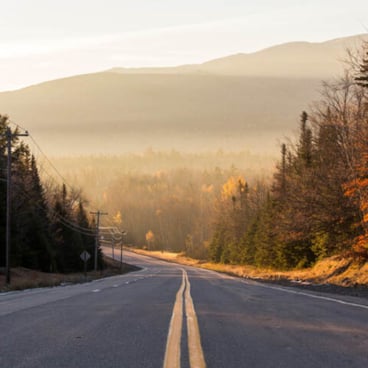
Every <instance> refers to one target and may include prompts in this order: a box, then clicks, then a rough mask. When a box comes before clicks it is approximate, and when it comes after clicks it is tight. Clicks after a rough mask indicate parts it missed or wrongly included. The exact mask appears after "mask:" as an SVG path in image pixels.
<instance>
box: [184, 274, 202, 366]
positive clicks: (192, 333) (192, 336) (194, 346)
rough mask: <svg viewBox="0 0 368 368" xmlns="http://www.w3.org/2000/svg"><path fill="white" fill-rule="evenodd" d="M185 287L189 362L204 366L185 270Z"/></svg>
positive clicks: (193, 364) (196, 321)
mask: <svg viewBox="0 0 368 368" xmlns="http://www.w3.org/2000/svg"><path fill="white" fill-rule="evenodd" d="M185 280H186V283H187V287H186V290H185V311H186V317H187V330H188V348H189V362H190V366H191V368H206V362H205V360H204V354H203V349H202V344H201V335H200V333H199V326H198V319H197V315H196V312H195V309H194V304H193V299H192V296H191V295H190V282H189V278H188V275H187V273H186V272H185Z"/></svg>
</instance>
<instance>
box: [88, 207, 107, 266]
mask: <svg viewBox="0 0 368 368" xmlns="http://www.w3.org/2000/svg"><path fill="white" fill-rule="evenodd" d="M90 214H91V215H95V216H96V235H95V236H96V238H95V271H97V249H98V247H99V245H100V230H99V228H100V216H103V215H108V213H107V212H101V211H100V210H98V211H97V212H90Z"/></svg>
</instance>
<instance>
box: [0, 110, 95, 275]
mask: <svg viewBox="0 0 368 368" xmlns="http://www.w3.org/2000/svg"><path fill="white" fill-rule="evenodd" d="M7 129H10V131H11V132H12V134H11V136H12V141H11V155H12V165H11V176H12V188H11V229H10V233H11V247H10V249H11V253H10V260H11V266H12V267H17V266H22V267H27V268H32V269H38V270H42V271H46V272H72V271H80V270H82V269H83V265H82V261H81V259H80V257H79V255H80V253H81V252H82V251H83V250H87V251H88V252H89V253H90V254H91V255H92V256H93V255H94V231H95V230H94V224H93V223H92V222H91V221H90V220H89V219H88V216H87V213H86V210H85V207H84V201H83V199H82V197H81V195H80V193H78V192H77V191H75V190H68V189H67V187H66V185H65V184H62V185H56V184H52V185H51V184H50V185H47V186H45V185H44V184H43V183H42V182H41V179H40V175H39V171H38V168H37V162H36V159H35V157H34V155H32V154H31V151H30V149H29V146H28V145H26V144H25V143H24V142H23V141H22V140H20V139H19V138H18V137H17V134H16V133H17V132H18V128H15V129H11V127H10V122H9V118H8V117H7V116H5V115H0V236H1V239H0V267H4V266H5V262H6V260H5V259H6V257H5V254H6V241H5V233H6V231H5V230H6V205H7V203H6V202H7V201H6V193H7V154H8V152H7V139H6V131H7ZM98 257H99V262H100V264H102V258H101V252H99V253H98ZM90 265H93V262H90Z"/></svg>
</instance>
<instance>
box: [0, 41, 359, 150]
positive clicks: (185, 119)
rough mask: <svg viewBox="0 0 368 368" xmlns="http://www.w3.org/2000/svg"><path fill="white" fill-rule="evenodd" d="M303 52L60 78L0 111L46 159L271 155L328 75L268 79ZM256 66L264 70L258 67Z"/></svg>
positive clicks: (20, 94) (290, 49)
mask: <svg viewBox="0 0 368 368" xmlns="http://www.w3.org/2000/svg"><path fill="white" fill-rule="evenodd" d="M359 39H361V36H357V37H352V38H349V39H342V40H333V41H330V42H326V43H324V44H317V45H316V46H315V47H316V48H317V49H318V52H317V53H316V55H317V56H318V57H317V56H316V59H318V58H319V57H320V56H321V54H322V55H323V54H324V52H325V51H323V50H327V49H329V48H330V49H331V50H338V49H339V48H340V45H342V44H344V43H345V44H346V43H350V44H354V43H357V42H358V40H359ZM326 47H327V49H326ZM306 48H308V49H314V44H307V43H293V44H286V45H281V46H275V47H273V48H270V49H266V50H263V51H260V52H258V53H255V54H251V55H243V54H240V55H234V56H230V57H227V58H222V59H218V60H214V61H210V62H208V63H204V64H202V65H200V66H183V67H176V68H158V69H156V68H153V69H152V68H148V69H141V70H137V69H134V70H130V69H123V71H124V72H123V73H121V72H120V71H121V70H118V71H119V72H116V69H114V70H115V72H111V71H107V72H102V73H95V74H88V75H80V76H75V77H70V78H64V79H60V80H55V81H50V82H46V83H42V84H39V85H35V86H31V87H27V88H24V89H21V90H18V91H12V92H4V93H0V112H1V113H2V114H8V115H9V116H10V117H11V119H12V120H14V121H16V122H18V123H19V124H21V125H22V126H25V127H26V128H27V129H28V130H29V131H30V132H31V133H32V134H33V136H34V137H35V138H36V139H39V143H40V144H42V146H43V147H44V148H45V150H46V151H47V152H50V153H52V154H61V153H68V154H81V153H82V154H85V153H118V152H127V151H142V150H144V149H145V148H147V147H153V148H155V149H161V150H162V149H172V148H175V149H178V150H186V151H195V150H210V149H218V148H223V149H227V148H231V149H254V150H258V151H260V150H265V151H268V152H270V151H277V150H278V144H277V141H278V140H280V139H283V137H284V135H286V134H289V133H290V131H292V130H293V129H296V128H297V126H298V121H299V115H300V113H301V111H302V110H303V109H307V107H308V105H309V104H310V103H311V102H312V101H313V100H315V99H317V98H318V92H317V91H318V88H319V86H320V81H321V79H322V78H321V76H320V74H321V73H322V74H323V70H329V71H330V72H331V71H332V70H335V69H333V68H332V67H331V65H330V61H331V59H332V58H334V57H335V56H331V55H329V56H328V57H327V56H326V55H325V58H326V62H325V64H323V65H321V66H320V68H319V71H315V70H314V69H313V68H312V69H313V70H314V71H313V70H312V69H311V70H312V71H313V73H314V72H315V74H316V75H314V74H313V73H312V72H310V75H309V76H308V73H306V72H303V71H302V70H301V71H300V75H299V76H298V75H296V74H295V73H293V70H292V68H291V66H290V67H289V66H288V67H287V68H285V65H284V68H285V69H286V70H289V69H290V75H288V76H286V75H277V71H278V69H277V68H276V64H277V63H282V62H283V60H286V59H287V60H289V61H288V63H289V64H290V65H293V64H295V65H296V66H295V68H294V71H295V70H297V69H298V67H297V66H298V65H300V64H298V62H297V61H296V60H297V58H299V59H298V60H301V59H303V57H304V58H306V56H305V55H304V53H303V52H301V51H300V50H305V49H306ZM341 48H342V46H341ZM283 50H284V51H285V50H287V52H286V53H284V52H283ZM297 50H299V51H297ZM320 50H322V51H320ZM341 52H342V54H343V52H344V48H342V51H341ZM331 53H332V51H331ZM276 54H278V55H279V57H278V62H276V59H277V58H276V56H275V58H273V59H272V60H273V63H274V66H275V67H274V69H272V70H273V72H274V74H275V75H267V73H268V72H269V70H270V66H269V63H270V60H271V56H270V55H276ZM300 54H301V55H302V56H303V57H302V56H300ZM290 55H294V56H293V58H291V56H290ZM333 55H336V54H335V53H333ZM260 58H263V60H264V62H263V64H262V63H261V62H260V61H257V60H259V59H260ZM244 60H251V61H252V60H253V61H252V62H253V63H254V62H256V64H258V65H260V66H261V67H262V68H263V69H264V75H261V76H260V75H258V76H257V75H247V73H250V71H251V70H252V69H251V67H250V66H249V65H251V64H246V63H245V64H244ZM254 60H255V61H254ZM280 60H281V61H280ZM309 60H314V59H313V58H311V59H309ZM318 60H319V59H318ZM317 64H318V63H317ZM244 65H248V66H246V67H244ZM277 65H279V64H277ZM336 65H339V63H338V61H337V62H336ZM304 66H305V65H304ZM305 68H307V67H306V66H305ZM242 73H243V74H242ZM252 73H253V74H257V73H255V72H254V71H252ZM269 74H270V73H269ZM271 74H272V73H271ZM326 74H327V73H326ZM330 75H331V74H328V75H327V77H326V78H328V77H329V76H330ZM326 78H325V79H326ZM66 142H67V148H68V149H67V151H66V152H65V148H66Z"/></svg>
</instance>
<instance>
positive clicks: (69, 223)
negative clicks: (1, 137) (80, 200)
mask: <svg viewBox="0 0 368 368" xmlns="http://www.w3.org/2000/svg"><path fill="white" fill-rule="evenodd" d="M8 122H9V123H10V124H12V125H14V126H16V127H17V128H18V129H20V130H23V131H24V132H27V134H28V137H29V138H30V139H31V141H32V142H33V144H34V145H35V147H36V148H37V149H38V151H39V152H40V153H41V155H42V156H43V157H44V159H45V160H46V161H47V162H48V164H49V165H50V166H51V168H52V169H53V170H54V171H55V172H56V174H57V175H58V176H59V178H61V179H62V182H63V183H64V184H65V185H66V186H68V187H69V188H71V189H72V190H74V188H73V187H72V186H71V185H70V184H69V183H68V181H67V180H66V179H65V177H64V176H63V175H62V174H61V173H60V172H59V170H58V169H57V168H56V167H55V165H54V164H53V163H52V162H51V160H50V159H49V158H48V157H47V155H46V154H45V153H44V151H43V150H42V148H41V147H40V145H39V144H38V143H37V142H36V140H35V138H34V137H33V136H32V135H31V134H30V133H29V132H28V130H27V129H25V128H24V127H22V126H21V125H19V124H18V123H15V122H14V121H12V120H10V119H8ZM38 166H39V164H38ZM42 172H44V173H46V174H47V175H48V176H49V178H50V179H51V180H53V181H54V182H55V178H54V177H53V176H52V175H51V174H50V173H49V172H48V171H47V170H46V169H45V168H44V167H42ZM5 181H6V179H5ZM23 193H24V192H23ZM25 194H26V195H28V193H25ZM39 207H40V206H39ZM49 210H51V211H52V213H51V214H48V215H51V216H53V217H56V218H57V219H58V220H59V221H60V223H61V224H63V225H64V226H65V227H67V228H69V229H70V230H73V231H76V232H79V233H80V234H83V235H88V236H92V235H93V236H95V234H96V230H93V229H89V228H84V227H81V226H80V225H78V224H77V223H75V222H72V221H70V220H69V219H67V218H65V217H63V216H61V215H60V214H58V213H57V212H56V211H55V210H53V209H51V208H49Z"/></svg>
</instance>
